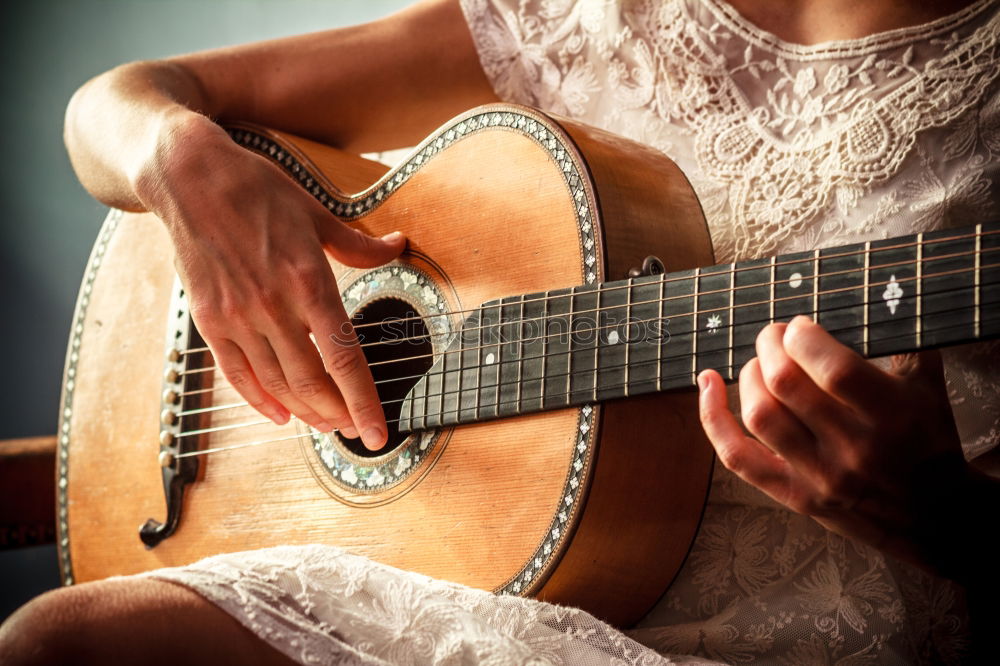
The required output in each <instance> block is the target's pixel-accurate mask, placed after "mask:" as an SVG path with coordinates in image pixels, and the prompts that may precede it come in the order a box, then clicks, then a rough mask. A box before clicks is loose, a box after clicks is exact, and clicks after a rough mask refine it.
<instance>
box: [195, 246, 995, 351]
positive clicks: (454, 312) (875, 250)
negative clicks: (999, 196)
mask: <svg viewBox="0 0 1000 666" xmlns="http://www.w3.org/2000/svg"><path fill="white" fill-rule="evenodd" d="M996 234H1000V229H998V230H995V231H982V232H971V233H968V234H964V235H958V236H950V237H948V238H935V239H931V240H920V241H915V242H912V243H904V244H899V245H889V246H884V247H877V248H869V249H867V250H861V251H858V252H843V253H840V254H828V255H823V256H820V257H818V258H819V259H820V260H821V261H827V260H830V259H839V258H844V257H860V256H864V255H865V254H868V255H869V256H871V254H873V253H879V252H886V251H889V250H898V249H905V248H910V247H914V248H915V247H917V246H920V247H927V246H929V245H938V244H941V243H949V242H954V241H957V240H965V239H969V238H977V237H979V238H982V237H983V236H992V235H996ZM996 250H1000V248H982V249H981V250H978V251H977V250H971V251H966V252H960V253H954V254H951V255H946V256H945V255H942V256H940V257H932V258H928V259H927V260H926V261H928V262H929V261H937V260H940V259H946V258H953V257H964V256H970V255H975V254H977V253H985V252H992V251H996ZM806 252H808V251H806ZM816 259H817V257H815V256H808V257H804V258H802V259H789V260H785V261H782V262H776V263H774V264H773V265H774V267H775V268H778V267H782V266H792V265H795V264H803V263H812V262H814V261H815V260H816ZM752 261H761V260H759V259H758V260H752ZM912 263H913V261H906V260H901V261H897V262H890V263H888V264H880V265H878V266H871V267H870V268H869V270H872V269H879V268H887V267H891V266H897V265H906V264H912ZM730 266H731V267H730V268H729V269H727V270H723V271H718V272H715V273H700V274H699V275H698V276H697V277H698V278H700V279H704V278H712V277H720V276H727V275H734V274H736V273H741V272H745V271H753V270H761V269H764V268H770V267H771V266H772V264H771V263H765V264H762V265H760V266H739V267H735V268H734V267H733V266H735V264H730ZM858 270H861V269H847V270H844V271H835V272H833V273H820V274H819V276H818V277H820V278H823V277H829V276H831V275H839V274H842V273H853V272H857V271H858ZM670 275H674V274H673V273H664V274H663V277H662V278H661V280H659V281H658V282H648V283H642V284H641V285H639V286H645V285H652V284H656V285H658V284H660V282H662V283H664V284H668V283H670V282H678V281H683V280H691V279H694V277H695V276H694V275H690V276H677V277H670V278H669V279H667V278H668V277H669V276H670ZM627 282H628V284H623V285H620V286H617V287H608V288H604V289H602V288H601V287H600V285H598V287H597V289H595V290H593V291H584V292H576V293H572V292H571V293H568V294H557V295H555V296H548V295H546V296H542V297H539V298H533V299H529V300H525V301H517V302H515V303H507V304H500V303H498V304H497V305H495V306H485V307H502V306H503V305H520V304H521V303H522V302H523V303H525V304H530V303H540V302H543V301H546V302H551V301H552V300H555V299H559V298H572V297H573V296H579V295H584V294H589V293H597V292H598V291H599V292H600V293H601V294H608V293H611V292H613V291H618V290H620V289H629V288H632V287H633V286H635V285H634V284H633V283H632V281H631V280H628V281H627ZM785 282H788V280H776V281H774V284H782V283H785ZM603 284H608V283H603ZM769 284H771V283H761V284H759V285H747V286H746V287H738V288H739V289H742V288H749V287H757V286H767V285H769ZM721 291H728V290H721ZM706 293H714V292H706ZM483 308H484V306H479V307H476V308H466V309H463V310H448V311H444V312H440V313H438V314H436V315H429V316H426V317H425V316H422V315H417V316H413V317H402V318H399V319H394V320H393V321H392V323H394V324H399V323H405V322H408V321H421V322H423V321H424V320H426V319H430V318H433V317H448V316H451V315H457V314H466V313H471V312H478V311H480V310H482V309H483ZM382 325H384V322H370V323H368V324H358V325H357V326H354V327H353V328H354V330H359V329H363V328H369V327H372V326H382ZM430 335H432V336H433V335H443V334H430ZM419 337H425V336H419ZM396 342H398V340H397V341H396ZM372 344H377V343H372ZM362 346H363V345H362ZM204 351H209V348H208V347H197V348H193V349H188V350H185V351H181V352H180V354H182V355H183V354H192V353H198V352H204Z"/></svg>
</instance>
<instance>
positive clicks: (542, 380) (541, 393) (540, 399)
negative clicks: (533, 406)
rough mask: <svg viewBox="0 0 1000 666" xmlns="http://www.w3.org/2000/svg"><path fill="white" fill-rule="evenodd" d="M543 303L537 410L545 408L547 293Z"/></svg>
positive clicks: (547, 342)
mask: <svg viewBox="0 0 1000 666" xmlns="http://www.w3.org/2000/svg"><path fill="white" fill-rule="evenodd" d="M544 298H545V301H543V303H542V322H541V323H542V326H541V329H542V373H541V377H540V378H539V382H540V383H541V386H539V387H538V405H539V409H543V408H544V407H545V369H546V368H547V367H548V358H549V292H545V296H544Z"/></svg>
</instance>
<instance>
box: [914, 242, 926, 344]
mask: <svg viewBox="0 0 1000 666" xmlns="http://www.w3.org/2000/svg"><path fill="white" fill-rule="evenodd" d="M923 253H924V235H923V233H919V234H917V262H916V263H917V266H916V269H915V270H916V273H917V275H916V279H915V282H916V301H917V302H916V304H915V305H916V310H917V314H916V317H914V321H913V328H914V336H915V337H916V342H917V348H918V349H919V348H920V346H921V345H920V342H921V341H920V327H921V323H922V322H921V315H922V314H923V313H922V312H921V305H922V303H923V298H922V297H921V296H922V294H923V277H924V275H923V272H922V271H923V267H924V264H923V259H924V254H923Z"/></svg>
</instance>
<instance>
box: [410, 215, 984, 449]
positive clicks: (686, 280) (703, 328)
mask: <svg viewBox="0 0 1000 666" xmlns="http://www.w3.org/2000/svg"><path fill="white" fill-rule="evenodd" d="M800 314H801V315H807V316H810V317H812V318H813V320H814V321H816V322H818V323H819V324H821V325H822V326H823V327H824V328H825V329H826V330H828V331H829V332H830V333H831V334H832V335H833V336H834V337H836V338H837V339H838V340H839V341H841V342H842V343H844V344H846V345H847V346H849V347H851V348H852V349H854V350H855V351H857V352H858V353H859V354H861V355H863V356H866V357H874V356H884V355H888V354H895V353H902V352H907V351H913V350H918V349H926V348H932V347H941V346H946V345H954V344H959V343H963V342H971V341H974V340H983V339H987V338H993V337H997V336H1000V223H992V224H983V225H977V226H975V227H968V228H964V229H953V230H947V231H937V232H931V233H925V234H917V235H913V236H904V237H900V238H893V239H888V240H882V241H871V242H866V243H862V244H857V245H849V246H844V247H838V248H830V249H824V250H815V251H810V252H797V253H793V254H786V255H782V256H779V257H772V258H769V259H759V260H754V261H747V262H739V263H734V264H722V265H718V266H710V267H707V268H698V269H695V270H688V271H680V272H675V273H667V274H663V275H651V276H644V277H638V278H631V279H628V280H621V281H617V282H605V283H601V284H598V285H588V286H580V287H574V288H572V289H560V290H553V291H549V292H538V293H532V294H522V295H519V296H511V297H508V298H503V299H499V300H497V301H491V302H488V303H485V304H483V305H482V306H480V307H479V308H478V309H477V310H476V311H475V312H473V313H472V315H471V316H469V317H468V318H467V319H466V320H465V322H464V324H463V326H462V329H461V331H460V333H459V335H457V336H456V339H455V340H454V341H453V342H452V344H451V345H450V346H449V348H448V349H447V350H446V351H444V352H443V353H442V354H441V355H440V357H439V358H438V360H437V361H436V362H435V364H434V365H433V367H431V369H430V370H429V371H428V372H427V373H426V374H425V376H424V377H423V378H422V379H420V381H419V382H418V383H417V384H416V385H415V386H414V388H413V389H412V390H411V391H410V393H409V394H408V396H407V398H406V400H405V401H404V403H403V406H402V413H401V415H400V422H399V426H400V430H402V431H410V430H421V429H425V428H433V427H439V426H443V425H453V424H460V423H470V422H474V421H483V420H487V419H493V418H500V417H505V416H513V415H517V414H525V413H529V412H537V411H542V410H549V409H559V408H563V407H569V406H572V405H581V404H586V403H591V402H597V401H603V400H611V399H615V398H623V397H627V396H630V395H640V394H644V393H652V392H655V391H665V390H670V389H677V388H683V387H690V386H692V385H694V384H695V381H696V377H697V375H698V373H700V372H701V371H702V370H705V369H708V368H712V369H715V370H717V371H718V372H719V373H721V374H722V376H723V377H724V378H726V379H727V380H730V381H732V380H735V379H736V377H737V376H738V375H739V370H740V368H741V367H743V365H744V364H745V363H746V362H747V361H749V360H750V359H751V358H753V356H754V355H755V352H754V341H755V339H756V337H757V334H758V333H759V332H760V330H761V329H762V328H764V327H765V326H766V325H767V324H769V323H772V322H776V321H788V320H790V319H791V318H793V317H795V316H796V315H800Z"/></svg>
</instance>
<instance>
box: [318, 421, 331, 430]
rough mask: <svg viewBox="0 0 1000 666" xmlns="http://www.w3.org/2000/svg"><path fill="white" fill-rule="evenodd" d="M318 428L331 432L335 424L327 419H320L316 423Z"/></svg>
mask: <svg viewBox="0 0 1000 666" xmlns="http://www.w3.org/2000/svg"><path fill="white" fill-rule="evenodd" d="M316 430H319V431H320V432H330V431H331V430H333V426H332V425H330V424H329V423H327V422H326V421H320V422H319V423H317V424H316Z"/></svg>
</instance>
